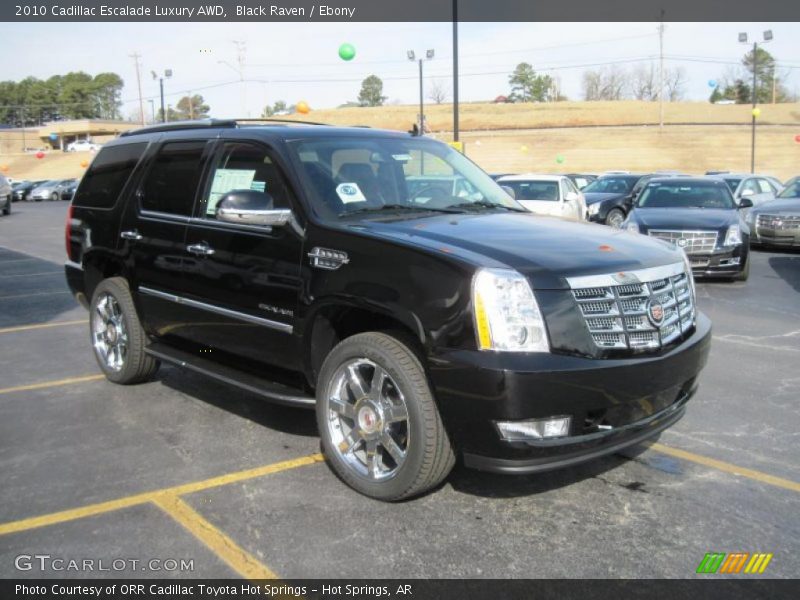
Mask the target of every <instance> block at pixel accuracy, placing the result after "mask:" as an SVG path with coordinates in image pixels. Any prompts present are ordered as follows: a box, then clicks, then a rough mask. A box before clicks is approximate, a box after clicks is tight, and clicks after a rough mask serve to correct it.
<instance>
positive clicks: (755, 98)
mask: <svg viewBox="0 0 800 600" xmlns="http://www.w3.org/2000/svg"><path fill="white" fill-rule="evenodd" d="M757 76H758V42H753V89H752V91H751V92H750V96H752V98H753V125H752V127H751V128H750V129H751V134H750V138H751V139H750V172H751V173H755V172H756V102H757V101H758V93H757V92H758V89H757V87H756V86H757V85H758V78H757Z"/></svg>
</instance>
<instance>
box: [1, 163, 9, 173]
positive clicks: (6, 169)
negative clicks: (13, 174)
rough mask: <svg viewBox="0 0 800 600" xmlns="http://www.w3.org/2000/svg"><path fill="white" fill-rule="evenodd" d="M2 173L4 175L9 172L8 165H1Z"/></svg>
mask: <svg viewBox="0 0 800 600" xmlns="http://www.w3.org/2000/svg"><path fill="white" fill-rule="evenodd" d="M0 171H2V172H3V173H5V172H6V171H8V165H0Z"/></svg>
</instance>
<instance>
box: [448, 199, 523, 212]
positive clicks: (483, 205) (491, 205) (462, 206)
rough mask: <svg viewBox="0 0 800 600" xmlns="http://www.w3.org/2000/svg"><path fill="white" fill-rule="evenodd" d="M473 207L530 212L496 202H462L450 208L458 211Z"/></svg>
mask: <svg viewBox="0 0 800 600" xmlns="http://www.w3.org/2000/svg"><path fill="white" fill-rule="evenodd" d="M473 207H478V208H503V209H505V210H510V211H512V212H528V211H527V210H525V209H524V208H516V207H513V206H506V205H505V204H496V203H495V202H489V201H487V200H476V201H475V202H461V203H460V204H451V205H450V206H448V208H453V209H458V210H466V209H470V208H473Z"/></svg>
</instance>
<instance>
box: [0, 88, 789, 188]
mask: <svg viewBox="0 0 800 600" xmlns="http://www.w3.org/2000/svg"><path fill="white" fill-rule="evenodd" d="M664 109H665V110H664V122H665V124H666V125H667V126H666V127H664V129H663V130H660V129H659V127H658V126H657V123H658V118H659V107H658V103H655V102H634V101H623V102H559V103H555V104H489V103H470V104H464V105H462V106H461V111H460V112H461V130H462V134H461V139H462V140H463V141H464V142H465V144H466V153H467V155H468V156H469V157H470V158H471V159H473V160H474V161H475V162H477V163H478V164H479V165H480V166H482V167H483V168H484V169H486V170H487V171H489V172H516V173H519V172H526V171H543V172H555V171H560V172H565V171H586V172H590V173H592V172H601V171H605V170H610V169H627V170H632V171H651V170H660V169H677V170H681V171H685V172H687V173H703V172H705V171H706V170H710V169H724V170H731V171H749V170H750V118H751V117H750V115H751V113H750V107H749V106H741V105H728V106H718V105H712V104H708V103H706V102H675V103H666V104H665V105H664ZM418 110H419V109H418V107H417V106H383V107H376V108H341V109H329V110H318V111H314V110H312V111H311V113H309V114H308V115H295V116H294V117H290V118H297V119H298V120H309V121H319V122H324V123H331V124H336V125H368V126H370V127H380V128H387V129H397V130H408V129H409V128H410V127H411V124H412V123H413V122H414V119H415V118H416V114H417V111H418ZM426 115H427V117H428V123H429V125H430V127H431V129H432V130H433V135H434V136H435V137H437V138H439V139H442V140H445V141H448V140H450V139H452V133H451V131H450V130H451V128H452V105H450V104H441V105H431V106H426ZM759 123H760V127H759V130H758V138H757V142H756V158H757V160H756V170H758V171H761V172H764V173H768V174H773V175H776V176H778V177H780V178H782V179H787V178H788V177H790V176H794V175H798V174H800V143H797V142H796V141H795V139H794V138H795V136H796V135H798V134H800V104H777V105H764V106H761V116H760V118H759ZM558 156H561V157H562V158H563V162H561V163H558V162H556V158H557V157H558ZM90 159H91V155H90V154H88V153H74V154H65V153H61V152H53V153H49V154H47V155H46V156H45V157H44V158H43V159H41V160H39V159H37V158H35V157H34V156H32V155H5V156H2V155H0V167H1V166H7V167H8V169H7V171H5V172H6V174H7V175H9V176H11V177H15V178H17V179H23V178H25V179H34V178H35V179H40V178H56V177H78V176H80V175H81V174H82V173H83V171H84V169H83V168H82V167H81V162H82V161H84V160H90Z"/></svg>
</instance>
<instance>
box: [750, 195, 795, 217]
mask: <svg viewBox="0 0 800 600" xmlns="http://www.w3.org/2000/svg"><path fill="white" fill-rule="evenodd" d="M750 213H751V214H755V215H757V214H760V213H768V214H769V213H783V214H793V215H800V198H778V199H777V200H770V201H769V202H764V204H759V205H758V207H757V208H751V209H750Z"/></svg>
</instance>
